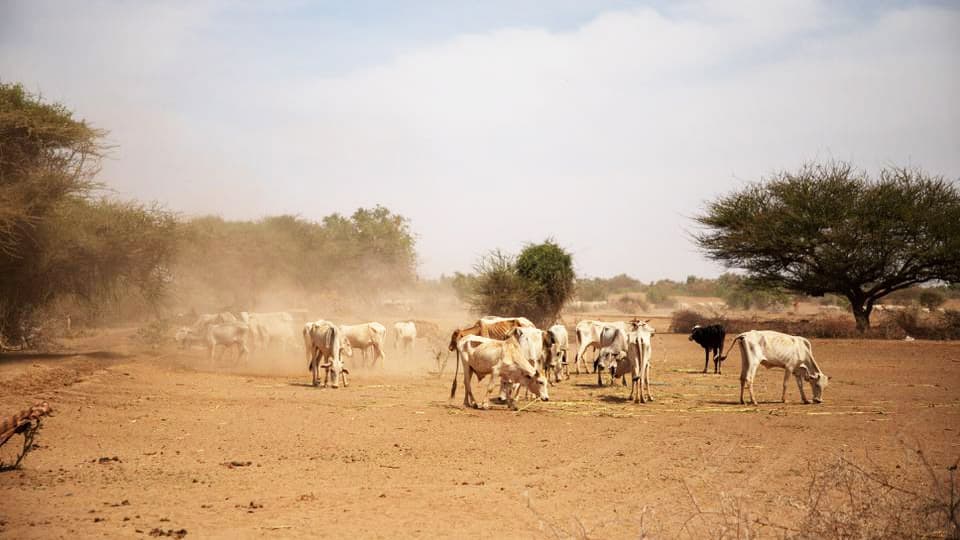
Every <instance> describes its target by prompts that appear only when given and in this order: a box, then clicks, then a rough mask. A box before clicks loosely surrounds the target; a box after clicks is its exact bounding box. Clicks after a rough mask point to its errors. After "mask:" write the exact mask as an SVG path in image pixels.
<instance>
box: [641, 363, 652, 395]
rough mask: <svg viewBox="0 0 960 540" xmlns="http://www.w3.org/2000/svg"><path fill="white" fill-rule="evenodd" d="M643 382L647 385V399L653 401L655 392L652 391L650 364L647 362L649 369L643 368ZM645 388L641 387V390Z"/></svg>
mask: <svg viewBox="0 0 960 540" xmlns="http://www.w3.org/2000/svg"><path fill="white" fill-rule="evenodd" d="M642 383H643V384H646V385H647V401H653V394H651V393H650V365H649V364H647V369H645V370H643V380H642ZM642 389H643V388H642V387H641V390H642Z"/></svg>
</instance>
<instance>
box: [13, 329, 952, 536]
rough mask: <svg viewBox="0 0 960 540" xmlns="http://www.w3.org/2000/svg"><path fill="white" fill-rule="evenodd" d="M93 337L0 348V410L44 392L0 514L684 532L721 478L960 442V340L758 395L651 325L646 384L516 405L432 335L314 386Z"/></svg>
mask: <svg viewBox="0 0 960 540" xmlns="http://www.w3.org/2000/svg"><path fill="white" fill-rule="evenodd" d="M661 326H662V327H665V325H661ZM97 339H98V340H99V341H97V340H88V341H87V342H86V343H83V344H80V343H77V344H74V346H77V347H80V346H81V345H86V346H95V347H97V348H98V349H101V350H111V351H119V352H117V353H111V354H96V355H79V356H63V357H30V356H26V357H24V356H21V357H17V356H13V357H10V356H7V357H3V356H0V384H2V385H3V388H4V391H3V392H2V393H0V411H3V412H4V413H5V414H9V413H12V412H14V411H16V410H19V409H20V408H23V407H25V406H28V405H29V404H32V403H33V402H34V401H38V400H48V401H49V402H50V404H51V405H52V406H53V407H54V409H55V411H56V415H55V416H53V417H51V418H49V419H48V420H47V421H46V422H45V423H44V426H43V429H42V431H41V433H40V436H39V438H38V444H39V448H38V449H37V450H35V451H34V452H32V453H31V454H30V455H29V456H28V457H27V459H26V461H25V463H24V466H23V468H22V469H21V470H19V471H10V472H4V473H0V500H2V501H3V504H2V505H0V535H2V536H6V537H11V538H54V537H75V536H79V537H92V536H109V537H119V536H123V537H130V536H147V535H149V534H150V533H151V531H152V532H154V534H158V533H160V532H162V533H168V532H171V531H178V530H181V529H185V530H186V531H187V535H188V537H190V538H193V537H202V538H207V537H222V538H238V537H257V538H259V537H276V538H295V537H314V536H328V537H338V538H351V537H353V538H396V537H409V536H423V537H438V536H439V537H459V538H465V537H486V538H489V537H527V538H528V537H541V536H547V537H567V536H573V537H585V536H594V537H600V538H612V537H638V536H639V535H640V532H641V531H643V530H647V531H649V530H653V531H655V532H656V531H659V532H660V534H661V535H662V536H666V537H675V536H678V535H682V534H681V533H682V531H681V527H682V526H683V524H684V523H685V522H686V521H687V520H688V518H690V516H691V515H693V514H694V512H695V511H696V505H699V506H700V508H701V510H702V511H704V512H710V511H714V510H717V509H718V505H719V502H718V501H719V497H720V495H721V493H722V494H724V496H725V497H733V498H735V499H736V500H737V501H738V503H739V504H740V505H741V506H743V507H746V508H749V509H751V510H752V511H754V512H757V513H759V514H760V515H763V516H764V519H766V520H769V521H771V522H775V523H781V524H787V525H789V524H791V523H795V521H796V519H797V516H796V515H795V514H796V512H797V510H796V508H797V506H796V505H795V504H792V503H791V501H792V500H795V499H799V498H802V497H803V496H804V493H805V490H806V489H807V484H808V477H809V474H810V473H809V471H810V466H813V467H817V466H818V464H819V463H821V462H823V461H829V460H830V459H833V458H834V457H835V456H838V455H841V454H842V455H846V456H848V457H850V458H851V459H853V460H867V459H869V460H872V461H873V462H874V463H876V464H878V465H879V466H883V467H888V468H890V469H891V470H892V469H894V468H895V467H896V465H897V464H899V463H900V462H901V461H902V460H903V457H904V454H905V451H906V447H907V446H910V445H917V444H919V445H921V446H922V447H923V448H924V449H925V450H926V454H927V455H928V457H929V459H930V460H931V463H933V464H935V465H936V466H937V467H945V466H946V465H948V464H950V463H952V462H953V460H954V459H956V457H957V455H958V454H960V437H958V435H960V343H934V342H921V341H917V342H911V343H905V342H885V341H853V340H830V341H828V340H819V341H816V340H815V341H814V342H813V345H814V352H815V354H816V356H817V359H818V361H819V363H820V365H821V366H822V368H823V369H824V370H825V371H826V372H827V373H828V374H829V375H830V376H831V383H830V386H829V388H827V390H826V391H825V393H824V397H825V400H826V401H825V403H824V404H822V405H806V406H805V405H802V404H800V403H799V395H798V393H797V390H796V387H795V385H793V384H791V387H790V390H789V392H788V400H789V402H788V403H787V404H785V405H784V404H781V403H779V402H774V401H773V400H775V399H776V398H778V397H779V389H780V383H781V380H782V376H781V373H782V372H780V371H765V370H761V372H760V374H759V375H758V384H757V388H758V391H759V393H758V398H759V399H761V401H762V402H763V403H762V404H761V405H760V406H759V407H750V406H742V405H740V404H739V403H737V393H738V388H739V382H738V376H739V371H740V370H739V354H738V353H737V352H734V353H733V354H732V357H731V359H730V360H729V361H728V362H727V365H726V369H725V372H724V374H723V375H721V376H715V375H703V374H701V373H699V370H700V369H702V367H703V364H702V362H703V354H702V351H701V350H700V349H699V348H697V347H695V346H694V345H693V344H690V343H689V342H687V340H686V336H680V335H658V336H657V337H656V338H655V340H654V364H653V366H654V367H653V369H654V371H653V383H654V386H653V392H654V397H655V398H656V401H655V402H654V403H651V404H646V405H635V404H633V403H627V402H625V398H626V396H627V393H628V390H627V389H626V388H624V387H621V386H619V385H618V386H614V387H604V388H597V387H595V386H594V383H595V376H593V375H581V376H579V377H576V376H575V377H574V378H573V379H571V380H570V381H565V382H563V383H561V384H560V385H558V386H555V387H553V388H551V391H550V392H551V401H550V402H548V403H535V404H533V405H531V406H529V407H528V408H527V409H525V410H523V411H521V412H519V413H513V412H510V411H508V410H506V409H505V408H504V407H502V406H495V407H494V408H493V409H492V410H489V411H475V410H465V409H463V408H461V406H460V405H461V401H462V391H463V390H462V388H461V389H460V390H459V391H458V395H457V397H456V398H455V399H454V400H448V399H447V398H448V395H449V391H450V382H451V378H452V368H453V366H452V363H451V365H448V367H447V371H446V372H445V373H444V374H443V376H442V377H439V378H438V377H436V376H435V374H429V373H428V369H427V366H429V365H430V362H431V361H432V360H429V359H427V355H426V353H424V352H421V353H418V355H417V360H416V361H414V360H410V359H407V360H402V359H401V358H399V357H397V355H396V354H394V355H392V356H391V357H389V358H388V366H387V371H386V372H384V371H379V370H374V371H366V372H365V371H357V372H356V373H354V376H353V378H352V380H351V384H350V386H349V387H348V388H341V389H338V390H332V389H318V388H312V387H310V386H308V383H309V380H310V379H309V375H308V373H307V371H306V369H305V361H304V360H303V359H302V357H301V356H302V353H296V352H291V353H290V354H289V355H287V357H284V359H283V360H282V361H280V360H278V359H270V360H265V359H263V358H261V359H260V360H259V361H258V362H257V363H256V364H255V365H254V366H252V367H247V368H242V369H239V370H221V371H210V370H208V369H195V366H201V367H202V365H203V359H202V358H201V357H202V353H201V352H200V351H191V352H188V353H186V354H183V353H178V352H176V351H164V354H161V355H147V354H138V353H136V352H135V348H133V347H132V346H130V345H124V344H128V343H129V340H127V338H125V337H124V335H123V334H122V333H112V334H104V335H102V336H100V337H98V338H97ZM278 356H279V355H278ZM271 373H272V374H271ZM901 440H904V441H906V446H905V444H904V443H902V442H901ZM15 442H16V441H15ZM12 446H13V445H12V444H8V445H7V446H5V447H4V448H3V450H2V452H0V457H2V458H3V459H4V460H5V461H8V460H9V458H10V457H11V447H12ZM113 457H116V458H117V459H116V460H113V459H112V458H113ZM100 458H110V459H109V460H108V461H105V462H104V463H101V462H100ZM247 462H249V465H247V464H246V463H247ZM231 463H233V464H231ZM694 499H695V500H696V503H694ZM581 526H582V530H581V528H580V527H581ZM767 533H768V534H770V535H772V536H776V530H775V529H768V530H767Z"/></svg>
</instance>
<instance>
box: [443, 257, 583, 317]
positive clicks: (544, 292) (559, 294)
mask: <svg viewBox="0 0 960 540" xmlns="http://www.w3.org/2000/svg"><path fill="white" fill-rule="evenodd" d="M474 270H475V272H476V274H475V275H472V276H467V275H464V274H457V275H456V276H455V277H454V283H453V285H454V289H455V290H457V291H458V294H460V295H461V296H462V297H465V299H466V300H467V301H468V302H469V303H470V305H471V306H472V307H473V309H474V311H476V312H477V313H478V314H480V315H500V316H508V317H514V316H521V317H527V318H529V319H531V320H532V321H533V322H534V323H536V324H537V325H538V326H541V327H546V326H549V325H551V324H553V322H554V321H555V320H556V318H557V317H558V316H559V314H560V311H561V310H562V309H563V305H564V304H565V303H566V302H567V300H569V299H570V298H571V297H572V296H573V292H574V287H575V283H576V275H575V273H574V271H573V257H572V256H571V255H570V254H569V253H568V252H567V251H566V250H564V249H563V248H561V247H560V246H558V245H557V244H555V243H554V242H552V241H550V240H547V241H545V242H543V243H541V244H530V245H528V246H527V247H525V248H524V249H523V251H521V252H520V255H519V256H517V257H516V258H514V257H512V256H510V255H508V254H505V253H503V252H502V251H500V250H494V251H491V252H490V253H488V254H487V255H485V256H483V257H482V258H481V259H480V261H479V262H478V263H477V264H476V265H475V267H474Z"/></svg>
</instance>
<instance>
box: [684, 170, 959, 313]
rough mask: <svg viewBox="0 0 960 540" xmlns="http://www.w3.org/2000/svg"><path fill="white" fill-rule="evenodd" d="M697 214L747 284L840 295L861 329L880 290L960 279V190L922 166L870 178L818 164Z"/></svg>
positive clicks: (713, 248)
mask: <svg viewBox="0 0 960 540" xmlns="http://www.w3.org/2000/svg"><path fill="white" fill-rule="evenodd" d="M697 222H698V223H700V224H701V225H702V226H703V227H704V228H705V230H704V231H703V232H702V233H700V234H697V235H696V236H695V240H696V242H697V244H698V245H699V247H700V248H701V249H702V250H703V251H704V252H705V253H706V254H707V255H708V256H709V257H710V258H712V259H714V260H717V261H720V262H722V263H724V264H726V265H727V266H728V267H736V268H742V269H744V270H746V272H747V277H748V280H747V283H746V285H747V286H756V287H761V288H764V289H786V290H790V291H796V292H799V293H803V294H808V295H811V296H822V295H824V294H826V293H835V294H841V295H843V296H845V297H846V298H847V299H848V300H849V301H850V305H851V308H852V310H853V313H854V316H855V318H856V320H857V325H858V327H859V328H860V329H861V330H863V329H866V328H867V327H869V322H870V321H869V317H870V311H871V310H872V308H873V304H874V303H875V302H876V301H877V300H878V299H879V298H882V297H883V296H886V295H888V294H890V293H892V292H894V291H896V290H899V289H903V288H906V287H910V286H912V285H915V284H919V283H924V282H927V281H934V280H944V281H948V282H955V281H958V280H960V191H958V189H957V186H956V185H954V184H953V183H951V182H949V181H947V180H945V179H943V178H941V177H933V176H930V175H928V174H926V173H924V172H922V171H920V170H917V169H901V168H888V169H885V170H883V171H882V172H881V173H880V177H879V179H877V180H871V179H870V178H868V177H867V176H866V174H864V173H861V172H858V171H855V170H854V169H853V167H852V166H851V165H849V164H846V163H827V164H810V165H806V166H804V167H802V168H801V169H800V170H799V171H798V172H796V173H788V172H784V173H780V174H777V175H775V176H774V177H773V178H770V179H768V180H766V181H763V182H759V183H755V184H752V185H749V186H747V187H746V188H744V189H742V190H740V191H737V192H734V193H732V194H730V195H727V196H724V197H721V198H720V199H718V200H716V201H714V202H712V203H711V204H710V205H709V206H708V207H707V210H706V212H705V213H704V214H703V215H701V216H699V217H698V218H697Z"/></svg>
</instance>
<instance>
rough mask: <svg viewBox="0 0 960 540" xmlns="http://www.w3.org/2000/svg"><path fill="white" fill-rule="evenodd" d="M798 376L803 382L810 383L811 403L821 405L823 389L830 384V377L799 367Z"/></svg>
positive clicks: (820, 372) (805, 367)
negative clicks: (811, 391)
mask: <svg viewBox="0 0 960 540" xmlns="http://www.w3.org/2000/svg"><path fill="white" fill-rule="evenodd" d="M799 371H800V375H801V376H802V377H803V379H804V380H805V381H807V382H808V383H810V388H811V389H812V390H813V402H814V403H823V389H824V388H826V387H827V384H829V383H830V377H827V374H826V373H824V372H822V371H817V372H811V371H810V369H809V368H808V367H807V366H800V368H799Z"/></svg>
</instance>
